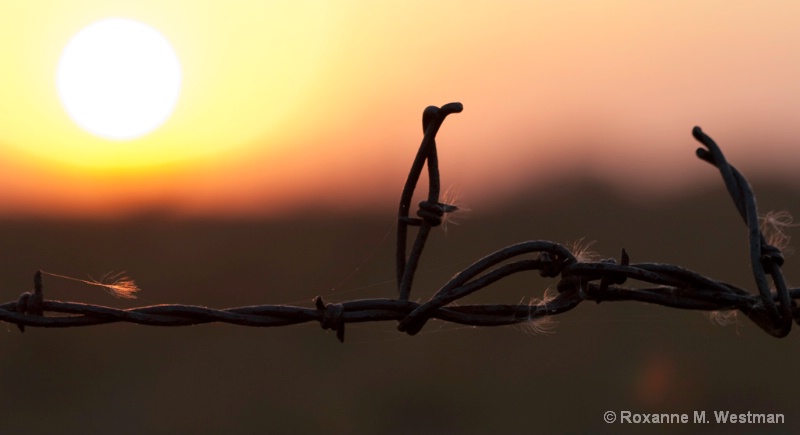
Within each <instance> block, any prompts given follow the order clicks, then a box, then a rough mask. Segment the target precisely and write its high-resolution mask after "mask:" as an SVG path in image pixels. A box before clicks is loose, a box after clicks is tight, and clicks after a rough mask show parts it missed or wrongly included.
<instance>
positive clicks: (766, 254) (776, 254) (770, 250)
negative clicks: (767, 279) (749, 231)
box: [761, 245, 783, 270]
mask: <svg viewBox="0 0 800 435" xmlns="http://www.w3.org/2000/svg"><path fill="white" fill-rule="evenodd" d="M761 264H762V265H764V269H765V270H771V267H770V265H772V264H774V265H776V266H778V267H781V266H783V253H782V252H781V250H780V248H778V247H777V246H772V245H761Z"/></svg>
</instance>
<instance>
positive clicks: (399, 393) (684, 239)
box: [0, 185, 800, 434]
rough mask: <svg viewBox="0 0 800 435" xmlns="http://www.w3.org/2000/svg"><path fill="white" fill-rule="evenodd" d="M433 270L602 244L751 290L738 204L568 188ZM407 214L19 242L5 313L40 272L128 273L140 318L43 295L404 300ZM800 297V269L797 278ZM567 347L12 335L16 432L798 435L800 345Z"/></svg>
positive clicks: (469, 229)
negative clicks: (775, 419)
mask: <svg viewBox="0 0 800 435" xmlns="http://www.w3.org/2000/svg"><path fill="white" fill-rule="evenodd" d="M755 187H756V192H757V193H758V194H759V205H760V206H761V207H762V211H767V210H769V209H785V210H789V211H792V212H793V214H794V215H795V216H797V215H798V214H800V201H798V194H797V192H796V191H794V192H793V191H790V190H786V189H783V190H781V189H777V190H776V189H770V188H769V187H768V186H759V185H756V186H755ZM456 220H458V221H459V222H460V224H459V225H450V226H448V228H447V232H446V233H444V232H443V231H437V232H436V234H435V235H434V237H433V238H432V239H431V241H430V244H429V249H428V250H427V251H426V252H425V254H424V257H423V263H422V267H421V271H420V275H419V276H418V279H417V282H416V286H415V290H414V291H413V292H412V298H414V299H425V298H426V297H428V296H429V295H430V294H431V293H432V292H433V291H434V290H435V289H436V288H437V287H438V285H439V284H441V283H443V282H444V281H445V280H446V279H447V278H448V277H450V276H452V275H453V274H454V273H456V272H457V271H459V270H460V269H462V268H463V267H465V266H466V265H468V264H469V263H470V262H472V261H474V260H476V259H478V258H480V257H482V256H483V255H486V254H487V253H489V252H491V251H493V250H495V249H498V248H500V247H503V246H505V245H508V244H511V243H515V242H519V241H523V240H530V239H546V240H553V241H557V242H562V243H567V242H573V241H576V240H579V239H581V238H585V240H586V241H591V240H596V241H597V242H596V243H595V244H594V245H593V246H592V249H593V250H594V251H596V252H598V253H599V254H600V255H601V256H602V257H617V258H618V257H619V252H620V249H621V248H623V247H624V248H626V249H627V251H628V252H629V253H630V255H631V260H632V261H633V262H638V261H661V262H669V263H677V264H681V265H683V266H685V267H688V268H691V269H694V270H696V271H698V272H700V273H703V274H706V275H708V276H711V277H713V278H716V279H721V280H724V281H727V282H731V283H734V284H737V285H740V286H745V287H747V288H751V289H753V288H754V286H753V285H752V284H751V282H752V279H751V278H750V275H749V269H748V267H749V266H748V264H749V261H748V256H747V251H746V249H747V247H746V240H745V236H746V232H745V228H744V226H743V225H742V224H741V222H740V221H739V218H738V216H737V215H736V213H735V210H734V207H733V205H732V203H731V202H730V200H729V199H728V198H727V197H726V196H725V193H724V192H723V190H722V188H721V187H720V188H718V189H715V190H713V191H709V192H703V193H698V194H697V195H695V196H694V197H691V198H682V199H679V200H676V201H674V202H670V203H667V204H655V203H652V204H638V205H637V204H632V203H627V202H625V201H623V200H621V199H619V198H618V197H617V196H616V195H614V194H611V193H609V192H605V191H603V190H602V189H597V188H590V187H588V186H573V187H564V188H563V189H562V190H559V191H558V193H557V194H555V193H552V192H551V193H550V194H549V195H548V196H547V197H541V196H535V195H531V196H528V197H521V199H520V201H519V202H518V203H516V204H513V205H509V206H507V207H505V208H502V209H498V210H496V211H495V212H489V211H487V210H477V209H476V210H472V211H471V212H468V213H466V214H464V215H462V216H459V215H457V216H456ZM393 229H394V223H393V218H392V210H384V211H383V212H382V213H377V214H376V215H375V216H371V217H370V216H359V217H347V218H345V217H335V218H325V216H315V215H313V214H311V213H309V214H307V215H305V216H303V217H301V218H298V219H294V220H291V221H290V220H284V221H280V222H276V221H256V220H249V221H203V220H193V221H175V220H170V219H162V218H159V217H158V216H144V217H139V218H135V219H129V220H127V221H122V222H113V223H110V222H56V221H30V220H29V221H22V220H13V221H4V222H0V241H1V242H2V243H0V246H1V248H0V249H2V258H3V261H2V262H0V293H2V296H0V299H1V300H2V301H11V300H15V299H16V298H17V296H18V295H19V294H20V293H21V292H22V291H25V290H28V289H30V288H31V285H32V276H33V273H34V271H35V270H36V269H39V268H41V269H44V270H48V271H51V272H56V273H61V274H67V275H71V276H78V277H84V276H85V275H86V274H91V275H93V276H95V277H98V276H100V275H102V274H103V273H105V272H108V271H110V270H117V271H119V270H123V269H124V270H127V271H128V273H129V274H130V275H131V276H132V277H134V278H135V279H136V280H137V283H138V284H139V285H140V287H141V288H142V289H143V290H142V292H141V296H140V299H138V300H137V301H134V302H133V303H131V302H127V301H123V300H117V299H114V298H112V297H110V296H108V295H106V294H105V293H103V292H102V291H100V290H97V289H94V288H91V287H87V286H82V285H80V284H76V283H72V282H68V281H62V280H57V279H55V278H52V277H46V278H45V296H46V297H48V298H51V299H59V300H72V301H81V302H92V303H100V304H104V305H111V306H116V307H132V306H138V305H152V304H160V303H185V304H196V305H207V306H211V307H219V308H222V307H232V306H241V305H253V304H294V305H304V306H311V300H312V298H313V297H315V296H317V295H323V296H324V297H325V298H326V299H327V300H332V301H337V300H338V301H341V300H350V299H358V298H368V297H392V296H394V294H395V293H394V291H395V290H394V286H393V281H392V277H393V276H394V271H393V269H392V267H393V263H392V261H393V260H392V258H393V249H394V233H393V232H392V231H393ZM784 270H785V272H786V273H787V277H788V280H789V283H790V284H794V285H797V284H798V283H800V273H798V271H799V270H800V269H798V267H797V256H791V255H790V256H788V257H787V262H786V267H785V268H784ZM554 285H555V281H545V280H542V279H541V278H538V276H537V275H535V274H527V275H523V276H520V277H515V278H513V279H509V280H507V281H504V282H501V283H500V284H499V285H496V286H494V287H491V288H489V289H486V290H484V291H483V292H481V293H479V294H478V295H475V296H474V297H471V298H470V299H469V302H493V303H518V302H520V301H526V302H527V301H528V300H529V299H530V298H533V297H540V296H541V294H542V292H543V290H544V289H545V288H547V286H554ZM555 320H556V321H557V323H556V325H555V329H554V331H555V333H552V334H540V335H534V334H531V333H529V331H528V332H526V331H525V330H523V329H522V328H514V327H501V328H485V329H476V328H465V327H459V326H455V325H449V324H444V323H442V322H431V323H429V324H428V325H427V326H426V328H425V329H424V330H423V331H422V333H420V334H419V335H417V336H414V337H409V336H406V335H404V334H401V333H399V332H397V331H396V330H395V325H394V324H393V323H390V322H385V323H376V324H361V325H351V326H348V330H347V337H346V341H345V343H344V344H340V343H339V342H338V341H336V338H335V335H334V334H333V333H331V332H329V331H323V330H322V329H321V328H320V326H319V325H318V324H306V325H302V326H293V327H283V328H270V329H257V328H246V327H240V326H230V325H222V324H210V325H202V326H194V327H179V328H157V327H144V326H136V325H130V324H114V325H105V326H95V327H86V328H75V329H61V330H55V329H50V330H45V329H36V328H29V329H28V330H27V331H26V332H25V333H24V334H21V333H20V332H19V331H18V330H17V328H16V327H15V326H14V325H3V326H2V330H0V332H1V333H2V337H0V346H2V355H0V426H1V428H0V433H10V434H11V433H13V434H26V433H30V434H51V433H68V434H69V433H75V434H87V433H103V434H106V433H121V434H125V433H131V434H160V433H164V434H167V433H170V434H172V433H201V434H202V433H208V434H219V433H312V432H314V433H389V434H407V433H540V432H544V433H553V432H566V433H619V432H626V431H630V432H632V433H633V432H637V433H639V432H648V433H649V432H653V431H666V430H669V431H670V432H673V433H696V432H703V433H731V432H740V431H746V432H758V433H790V432H795V433H796V432H798V430H800V409H798V407H797V406H796V393H797V385H798V381H800V375H798V372H797V370H796V367H798V365H800V350H799V349H800V328H798V327H797V325H795V329H794V330H793V331H792V333H791V334H790V335H789V337H787V338H785V339H781V340H778V339H774V338H772V337H770V336H768V335H767V334H766V333H763V332H762V331H761V330H760V329H758V328H757V327H756V326H754V325H752V324H751V323H750V322H749V321H748V320H747V319H746V318H742V319H740V320H739V322H738V324H733V325H730V326H726V327H721V326H717V325H715V324H714V323H713V322H711V321H710V320H709V319H708V318H707V317H705V316H704V315H703V314H701V313H698V312H685V311H678V310H673V309H667V308H662V307H652V306H646V305H643V304H639V303H633V302H616V303H611V302H607V303H602V304H600V305H597V304H594V303H590V302H586V303H584V304H583V305H581V306H579V307H578V308H577V309H575V310H573V311H571V312H569V313H566V314H563V315H560V316H558V317H556V318H555ZM609 410H610V411H615V412H617V413H618V414H619V413H620V412H622V411H626V410H627V411H631V412H633V413H688V414H689V415H690V419H691V418H693V413H694V412H695V411H698V412H700V411H705V413H706V415H707V417H708V418H709V419H710V420H712V421H713V417H714V411H729V412H731V413H747V412H748V411H750V412H752V413H782V414H784V415H785V423H784V424H782V425H750V424H736V425H733V424H717V423H713V422H712V423H708V424H693V423H689V424H672V425H659V426H656V425H646V426H642V425H620V424H613V425H609V424H606V423H604V422H603V413H604V412H605V411H609Z"/></svg>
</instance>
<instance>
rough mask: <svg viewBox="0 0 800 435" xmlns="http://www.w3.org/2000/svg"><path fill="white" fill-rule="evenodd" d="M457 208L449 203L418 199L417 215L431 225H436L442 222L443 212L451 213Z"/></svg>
mask: <svg viewBox="0 0 800 435" xmlns="http://www.w3.org/2000/svg"><path fill="white" fill-rule="evenodd" d="M456 210H458V207H456V206H454V205H450V204H443V203H441V202H430V201H420V203H419V210H417V216H419V217H420V218H422V220H423V221H425V222H426V223H427V224H428V225H430V226H431V227H438V226H439V225H441V224H442V218H443V217H444V214H445V213H452V212H454V211H456Z"/></svg>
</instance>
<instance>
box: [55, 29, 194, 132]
mask: <svg viewBox="0 0 800 435" xmlns="http://www.w3.org/2000/svg"><path fill="white" fill-rule="evenodd" d="M56 85H57V87H58V93H59V96H60V97H61V102H62V103H63V105H64V108H65V109H66V111H67V113H69V116H70V117H71V118H72V119H73V120H74V121H75V122H76V123H77V124H78V125H79V126H80V127H81V128H83V129H84V130H86V131H88V132H90V133H92V134H94V135H96V136H100V137H103V138H107V139H114V140H130V139H135V138H137V137H140V136H143V135H145V134H147V133H150V132H151V131H153V130H155V129H156V128H158V127H159V126H160V125H161V124H163V123H164V121H166V120H167V119H168V118H169V116H170V115H171V114H172V111H173V109H174V108H175V104H176V103H177V101H178V95H179V94H180V89H181V67H180V63H179V62H178V57H177V56H176V55H175V51H174V50H173V49H172V46H170V43H169V41H167V39H166V38H165V37H164V36H163V35H161V33H159V32H158V31H157V30H155V29H153V28H152V27H150V26H148V25H146V24H143V23H140V22H138V21H133V20H129V19H123V18H110V19H106V20H103V21H98V22H96V23H94V24H92V25H90V26H88V27H86V28H84V29H83V30H81V31H80V32H78V33H77V34H75V36H73V37H72V39H70V41H69V42H68V43H67V45H66V47H65V48H64V51H63V53H62V54H61V60H60V61H59V64H58V71H57V74H56Z"/></svg>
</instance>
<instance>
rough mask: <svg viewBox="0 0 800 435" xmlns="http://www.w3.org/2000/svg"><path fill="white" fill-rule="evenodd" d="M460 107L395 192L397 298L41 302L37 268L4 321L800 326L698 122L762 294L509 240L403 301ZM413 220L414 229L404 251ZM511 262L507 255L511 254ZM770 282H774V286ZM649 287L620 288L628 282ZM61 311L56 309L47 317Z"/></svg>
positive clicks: (440, 110) (704, 151)
mask: <svg viewBox="0 0 800 435" xmlns="http://www.w3.org/2000/svg"><path fill="white" fill-rule="evenodd" d="M462 109H463V107H462V105H461V104H460V103H450V104H446V105H444V106H442V107H435V106H430V107H428V108H426V109H425V111H424V112H423V116H422V125H423V132H424V136H423V139H422V144H421V145H420V148H419V151H418V152H417V155H416V158H415V160H414V163H413V165H412V167H411V171H410V173H409V175H408V179H407V180H406V184H405V187H404V188H403V192H402V195H401V199H400V207H399V210H398V226H397V245H396V247H397V255H396V262H397V288H398V294H397V298H386V299H361V300H353V301H347V302H343V303H325V302H324V300H323V299H322V297H321V296H317V297H316V298H315V299H314V306H313V307H296V306H287V305H257V306H246V307H238V308H229V309H223V310H217V309H211V308H207V307H201V306H192V305H177V304H170V305H155V306H147V307H139V308H130V309H117V308H111V307H106V306H98V305H90V304H83V303H77V302H61V301H51V300H46V299H44V296H43V290H42V274H41V272H36V274H35V275H34V290H33V291H32V292H26V293H23V294H22V295H21V296H20V298H19V299H18V300H17V301H15V302H8V303H5V304H1V305H0V320H2V321H5V322H10V323H14V324H16V325H17V326H18V327H19V328H20V330H22V331H23V332H24V328H25V326H32V327H46V328H60V327H70V326H90V325H99V324H105V323H115V322H129V323H137V324H140V325H150V326H184V325H197V324H202V323H211V322H224V323H231V324H236V325H242V326H261V327H268V326H286V325H294V324H298V323H305V322H320V324H321V325H322V327H323V328H324V329H331V330H334V331H336V336H337V338H338V339H339V340H340V341H344V331H345V325H346V324H348V323H358V322H374V321H387V320H394V321H397V322H398V329H399V330H400V331H403V332H406V333H407V334H410V335H414V334H416V333H418V332H419V331H420V330H421V329H422V328H423V327H424V325H425V323H426V322H427V321H428V320H429V319H439V320H443V321H447V322H453V323H459V324H464V325H473V326H501V325H512V324H518V323H526V322H531V321H534V320H536V319H540V318H543V317H545V316H553V315H556V314H560V313H563V312H566V311H569V310H571V309H572V308H574V307H576V306H577V305H578V304H580V303H581V302H582V301H585V300H590V301H595V302H597V303H599V302H604V301H639V302H648V303H652V304H658V305H664V306H667V307H672V308H680V309H688V310H704V311H730V310H738V311H741V312H742V313H743V314H744V315H746V316H747V317H748V318H750V319H751V320H752V321H753V322H755V323H756V324H757V325H758V326H759V327H761V328H762V329H763V330H764V331H766V332H767V333H769V334H770V335H772V336H774V337H785V336H786V335H787V334H788V333H789V331H790V330H791V327H792V321H795V322H798V323H800V309H798V307H797V303H796V299H798V298H800V288H787V285H786V283H785V281H784V277H783V273H782V271H781V266H782V265H783V262H784V258H783V256H782V254H781V250H780V249H779V248H778V247H776V246H773V245H770V244H769V243H768V242H767V239H766V238H765V237H764V234H763V233H762V231H761V229H760V228H759V222H758V210H757V208H756V201H755V197H754V195H753V191H752V189H751V187H750V184H749V183H748V182H747V180H746V179H745V178H744V176H743V175H742V174H741V173H740V172H739V171H738V170H737V169H736V168H734V167H733V166H732V165H730V164H729V163H728V162H727V161H726V160H725V157H724V156H723V154H722V151H721V150H720V148H719V147H718V146H717V144H716V143H715V142H714V141H713V140H712V139H711V138H710V137H709V136H707V135H706V134H705V133H703V131H702V130H701V129H700V128H699V127H695V128H694V129H693V130H692V134H693V136H694V138H695V139H697V140H698V141H699V142H700V143H702V144H703V145H704V146H705V148H698V149H697V157H699V158H700V159H702V160H703V161H705V162H707V163H709V164H711V165H713V166H715V167H716V168H717V169H718V170H719V171H720V174H721V175H722V179H723V181H724V183H725V186H726V187H727V189H728V193H729V194H730V196H731V198H732V199H733V202H734V204H735V206H736V209H737V210H738V211H739V214H740V215H741V216H742V219H743V220H744V222H745V224H746V226H747V229H748V236H749V245H750V259H751V266H752V272H753V277H754V280H755V282H756V287H757V289H758V294H752V293H750V292H748V291H747V290H744V289H741V288H738V287H736V286H733V285H730V284H726V283H724V282H720V281H715V280H713V279H711V278H707V277H705V276H703V275H700V274H698V273H696V272H693V271H691V270H688V269H685V268H683V267H680V266H676V265H671V264H662V263H631V262H630V258H629V256H628V253H627V252H626V251H625V250H624V249H623V250H622V254H621V257H620V260H619V261H616V260H614V259H606V260H601V261H581V260H580V259H578V258H577V257H576V256H575V255H574V254H573V253H572V252H571V251H570V250H569V249H568V248H566V247H565V246H563V245H561V244H558V243H554V242H549V241H543V240H534V241H526V242H521V243H517V244H515V245H511V246H507V247H505V248H503V249H500V250H498V251H496V252H493V253H491V254H489V255H487V256H486V257H484V258H482V259H480V260H478V261H476V262H475V263H473V264H472V265H470V266H469V267H467V268H466V269H464V270H462V271H461V272H459V273H458V274H456V275H455V276H454V277H453V278H452V279H450V280H449V281H448V282H447V283H445V284H444V285H443V286H442V287H441V288H440V289H439V290H438V291H437V292H436V293H435V294H434V295H433V296H432V297H431V298H430V299H429V300H427V301H425V302H423V303H419V302H414V301H410V300H409V296H410V293H411V289H412V285H413V279H414V275H415V272H416V270H417V266H418V264H419V261H420V258H421V256H422V251H423V249H424V247H425V243H426V241H427V239H428V235H429V234H430V231H431V230H432V229H433V228H435V227H437V226H439V225H440V224H441V223H442V219H443V216H444V215H445V214H446V213H451V212H454V211H456V210H457V207H456V206H454V205H450V204H444V203H441V202H440V201H439V193H440V183H439V169H438V157H437V152H436V141H435V139H436V134H437V132H438V131H439V128H440V127H441V125H442V122H443V121H444V119H445V118H446V117H447V116H448V115H450V114H454V113H459V112H461V111H462ZM426 163H427V167H428V183H429V186H428V197H427V199H425V200H423V201H421V202H420V203H419V209H418V211H417V213H416V214H417V217H410V216H409V210H410V208H411V200H412V197H413V195H414V191H415V190H416V187H417V182H418V181H419V177H420V175H421V173H422V170H423V166H425V165H426ZM409 227H418V231H417V235H416V239H415V241H414V243H413V246H412V247H411V250H410V252H409V251H408V247H407V239H408V232H409ZM512 260H513V261H512ZM531 270H537V271H539V274H540V275H541V276H543V277H549V278H559V281H558V283H557V285H556V289H557V290H558V294H557V295H556V296H555V297H554V298H552V299H549V300H543V301H541V302H539V303H538V304H517V305H505V304H486V305H455V304H454V302H456V301H458V300H459V299H461V298H463V297H465V296H467V295H469V294H472V293H474V292H476V291H478V290H481V289H483V288H486V287H487V286H489V285H491V284H493V283H495V282H497V281H499V280H501V279H503V278H505V277H507V276H510V275H512V274H515V273H519V272H523V271H531ZM770 278H771V280H772V284H773V287H774V288H771V287H770V284H769V280H770ZM629 279H630V280H635V281H640V282H644V283H648V284H652V285H654V286H652V287H646V288H636V289H634V288H628V287H623V286H622V284H624V283H625V282H626V281H627V280H629ZM46 313H57V314H59V315H57V316H46V315H45V314H46Z"/></svg>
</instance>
